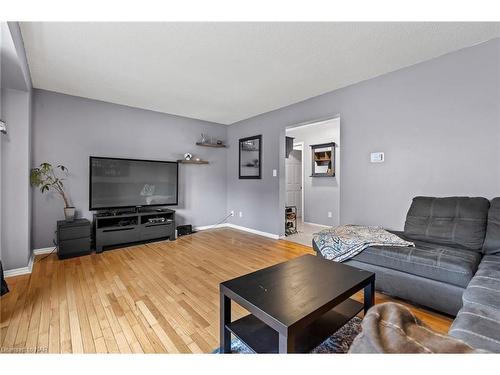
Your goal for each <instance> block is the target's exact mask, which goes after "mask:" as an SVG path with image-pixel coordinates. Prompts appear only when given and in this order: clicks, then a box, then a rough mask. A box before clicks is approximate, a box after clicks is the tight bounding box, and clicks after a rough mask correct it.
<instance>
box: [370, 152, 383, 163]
mask: <svg viewBox="0 0 500 375" xmlns="http://www.w3.org/2000/svg"><path fill="white" fill-rule="evenodd" d="M384 161H385V156H384V153H383V152H372V153H371V154H370V162H372V163H383V162H384Z"/></svg>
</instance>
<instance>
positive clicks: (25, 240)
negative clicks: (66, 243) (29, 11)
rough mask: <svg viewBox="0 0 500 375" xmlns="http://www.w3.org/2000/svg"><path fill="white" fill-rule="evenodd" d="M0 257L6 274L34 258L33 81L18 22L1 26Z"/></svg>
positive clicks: (25, 264)
mask: <svg viewBox="0 0 500 375" xmlns="http://www.w3.org/2000/svg"><path fill="white" fill-rule="evenodd" d="M1 32H2V35H1V40H2V43H1V50H0V60H1V61H0V67H1V70H2V72H1V80H0V82H1V87H2V89H1V91H0V93H1V94H0V96H1V99H0V102H1V108H2V111H1V117H2V119H3V120H5V121H6V123H7V127H8V134H7V135H0V186H1V191H0V201H1V202H0V206H1V215H0V248H1V251H0V254H1V259H2V263H3V266H4V268H5V269H6V270H11V269H15V268H22V267H26V266H27V265H28V263H29V259H30V257H31V243H30V233H31V189H30V187H29V168H30V165H31V110H32V105H31V104H32V96H31V90H32V86H31V77H30V75H29V69H28V64H27V61H26V55H25V53H24V44H23V40H22V37H21V32H20V30H19V25H18V24H17V22H8V23H1Z"/></svg>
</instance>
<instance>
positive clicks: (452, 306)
mask: <svg viewBox="0 0 500 375" xmlns="http://www.w3.org/2000/svg"><path fill="white" fill-rule="evenodd" d="M394 233H396V234H398V235H399V236H401V237H402V238H404V239H406V240H408V241H413V242H414V243H415V247H385V246H374V247H369V248H367V249H365V250H364V251H362V252H361V253H360V254H358V255H356V256H355V257H353V258H351V259H350V260H348V261H347V262H345V263H346V264H349V265H352V266H354V267H358V268H362V269H365V270H369V271H373V272H375V273H376V277H375V284H376V288H377V289H378V290H379V291H382V292H383V293H386V294H389V295H392V296H396V297H399V298H403V299H406V300H409V301H411V302H414V303H417V304H420V305H423V306H427V307H430V308H433V309H435V310H438V311H440V312H444V313H447V314H450V315H454V316H455V315H456V319H455V320H454V322H453V325H452V326H451V328H450V331H449V334H450V336H453V337H455V338H458V339H461V340H463V341H465V342H466V343H468V344H469V345H471V346H472V347H474V348H478V349H484V350H489V351H494V352H500V198H494V199H492V200H491V201H488V200H487V199H485V198H468V197H448V198H433V197H416V198H414V199H413V202H412V204H411V207H410V209H409V211H408V214H407V217H406V222H405V228H404V231H403V232H394ZM313 247H315V245H314V244H313ZM316 250H317V248H316ZM318 254H319V255H320V253H319V252H318Z"/></svg>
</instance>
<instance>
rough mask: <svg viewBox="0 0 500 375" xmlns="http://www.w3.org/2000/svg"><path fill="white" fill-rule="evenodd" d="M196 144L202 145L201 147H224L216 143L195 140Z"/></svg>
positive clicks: (224, 146)
mask: <svg viewBox="0 0 500 375" xmlns="http://www.w3.org/2000/svg"><path fill="white" fill-rule="evenodd" d="M196 146H203V147H214V148H226V147H227V146H226V145H218V144H216V143H202V142H196Z"/></svg>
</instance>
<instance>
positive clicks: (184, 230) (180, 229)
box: [177, 224, 193, 237]
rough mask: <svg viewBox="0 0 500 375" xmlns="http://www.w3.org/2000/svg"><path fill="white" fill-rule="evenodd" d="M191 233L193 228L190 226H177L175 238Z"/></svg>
mask: <svg viewBox="0 0 500 375" xmlns="http://www.w3.org/2000/svg"><path fill="white" fill-rule="evenodd" d="M191 233H193V227H192V226H191V224H186V225H178V226H177V236H179V237H180V236H185V235H188V234H191Z"/></svg>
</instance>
